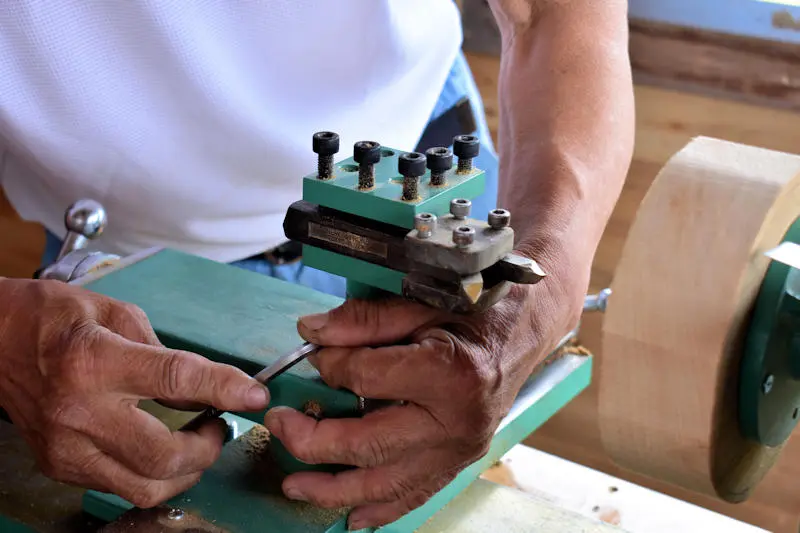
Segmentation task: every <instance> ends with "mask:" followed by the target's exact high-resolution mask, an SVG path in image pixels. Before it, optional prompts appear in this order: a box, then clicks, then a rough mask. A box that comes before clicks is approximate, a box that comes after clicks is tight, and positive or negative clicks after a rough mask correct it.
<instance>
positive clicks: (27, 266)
mask: <svg viewBox="0 0 800 533" xmlns="http://www.w3.org/2000/svg"><path fill="white" fill-rule="evenodd" d="M469 60H470V64H471V65H472V67H473V70H474V73H475V77H476V79H477V81H478V84H479V86H480V88H481V91H482V93H483V95H484V99H485V103H486V107H487V114H488V117H489V121H490V125H491V126H492V128H493V129H494V130H495V131H496V124H497V118H498V117H497V104H496V80H497V72H498V66H499V65H498V62H497V60H496V59H495V58H492V57H482V56H472V57H470V58H469ZM636 100H637V103H636V108H637V138H636V150H635V156H634V161H633V164H632V165H631V169H630V172H629V175H628V179H627V183H626V186H625V189H624V191H623V194H622V196H621V198H620V200H619V202H618V204H617V207H616V210H615V212H614V215H613V217H612V219H611V221H610V223H609V225H608V227H607V229H606V232H605V236H604V238H603V241H602V242H601V244H600V248H599V250H598V253H597V256H596V260H595V264H594V270H593V275H592V286H593V287H594V288H595V289H598V288H602V287H605V286H607V285H609V284H610V282H611V279H612V276H613V272H614V268H615V266H616V263H617V261H618V259H619V256H620V253H621V250H622V245H623V243H624V240H625V236H626V234H627V230H628V227H629V226H630V223H631V221H632V220H633V217H634V216H635V213H636V209H637V207H638V205H639V203H640V202H641V200H642V198H643V197H644V195H645V193H646V192H647V189H648V187H649V186H650V184H651V183H652V180H653V178H654V177H655V176H656V174H657V173H658V171H659V169H660V168H661V167H662V166H663V165H664V163H665V162H666V161H667V159H668V158H669V157H671V156H672V155H673V154H674V153H675V152H677V151H678V150H680V149H681V148H682V147H683V146H684V145H685V144H686V143H687V142H688V141H689V139H690V138H692V137H693V136H697V135H705V136H711V137H717V138H721V139H726V140H731V141H735V142H741V143H745V144H751V145H755V146H761V147H765V148H771V149H776V150H783V151H788V152H795V153H797V152H800V115H797V114H792V113H789V112H786V111H781V110H775V109H767V108H761V107H755V106H749V105H744V104H741V103H738V102H732V101H723V100H717V99H712V98H707V97H703V96H698V95H690V94H683V93H677V92H670V91H666V90H662V89H657V88H652V87H644V86H637V88H636ZM65 207H66V206H65ZM43 243H44V238H43V232H42V230H41V228H39V227H37V226H36V225H32V224H23V223H21V222H20V221H19V220H18V219H17V218H16V216H15V214H14V213H13V210H11V208H10V206H9V205H8V204H7V202H5V199H4V198H2V196H1V195H0V249H2V250H3V252H2V253H1V254H0V276H19V277H27V276H30V275H31V273H32V272H33V271H34V270H35V269H36V268H37V267H38V260H39V256H40V254H41V250H42V247H43ZM600 320H601V319H600V317H588V318H587V319H586V320H585V322H584V324H583V328H582V332H583V333H582V337H583V338H582V340H583V342H584V343H585V344H586V345H587V346H588V347H589V348H590V349H592V350H593V351H594V352H595V354H596V355H598V357H602V354H601V350H600V342H599V336H600V335H599V332H600V324H601V322H600ZM596 397H597V391H596V390H595V389H594V388H590V389H589V390H588V391H587V392H586V393H584V394H583V395H582V396H580V397H579V398H578V399H577V400H576V401H574V402H573V403H572V404H571V405H569V406H568V407H567V408H566V409H564V410H563V411H562V412H561V413H560V414H559V415H557V416H556V417H555V418H554V419H553V420H551V421H550V422H549V423H548V424H547V425H546V426H545V427H544V428H543V429H542V430H541V431H539V432H537V434H536V436H535V437H533V438H532V439H530V441H529V442H530V444H532V445H534V446H536V447H538V448H540V449H542V450H544V451H547V452H549V453H553V454H555V455H559V456H561V457H565V458H567V459H570V460H574V461H575V462H578V463H581V464H585V465H588V466H591V467H592V468H597V469H599V470H602V471H604V472H607V473H609V474H611V475H616V476H620V477H623V478H624V479H629V480H631V481H633V482H635V483H639V484H642V485H645V486H648V487H651V488H653V489H655V490H659V491H662V492H665V493H667V494H670V495H673V496H676V497H678V498H681V499H686V500H689V501H693V502H695V503H698V504H699V505H702V506H705V507H708V508H710V509H714V510H716V511H719V512H722V513H725V514H728V515H730V516H733V517H736V518H739V519H742V520H749V521H750V522H752V523H755V524H757V525H759V526H760V527H764V528H765V529H768V530H770V531H775V532H791V533H796V532H797V524H798V522H800V501H798V500H797V498H796V497H795V495H796V494H797V493H798V490H797V489H794V490H789V487H796V483H797V480H789V479H783V478H781V472H782V471H785V470H786V469H785V468H782V465H785V464H786V461H788V459H784V461H783V463H781V464H779V465H778V468H776V469H775V470H776V471H777V472H773V474H771V476H770V478H769V479H768V480H767V481H768V482H769V483H773V484H775V483H777V484H778V485H779V486H784V485H785V486H786V487H787V490H786V491H785V494H783V497H782V499H781V498H779V499H778V500H777V501H774V498H764V497H759V494H757V495H756V497H755V498H754V501H751V502H750V503H747V504H744V505H739V506H732V505H724V504H721V503H719V502H716V501H713V500H711V499H709V498H701V497H697V496H696V495H692V494H688V493H686V492H685V491H681V490H678V489H675V488H672V487H667V486H664V485H663V484H660V483H658V482H654V481H650V480H643V479H639V478H637V477H636V476H631V475H628V474H625V473H623V472H620V471H619V469H617V468H616V467H615V466H614V465H613V464H611V462H610V460H609V459H608V457H607V456H605V454H604V453H603V451H602V447H601V445H600V437H599V430H598V428H597V425H596V423H595V418H596V413H597V408H596ZM786 456H789V457H791V458H792V459H796V461H798V462H800V438H795V439H794V441H793V442H792V444H790V450H787V453H786ZM786 509H793V510H794V512H787V511H786Z"/></svg>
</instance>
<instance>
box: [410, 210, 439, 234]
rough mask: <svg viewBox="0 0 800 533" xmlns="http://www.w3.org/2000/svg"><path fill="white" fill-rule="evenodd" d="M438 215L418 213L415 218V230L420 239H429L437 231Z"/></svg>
mask: <svg viewBox="0 0 800 533" xmlns="http://www.w3.org/2000/svg"><path fill="white" fill-rule="evenodd" d="M436 221H437V219H436V215H434V214H431V213H417V215H416V216H415V217H414V229H415V230H417V236H418V237H419V238H420V239H427V238H429V237H430V236H431V235H433V231H434V230H435V229H436Z"/></svg>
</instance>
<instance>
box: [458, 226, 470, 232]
mask: <svg viewBox="0 0 800 533" xmlns="http://www.w3.org/2000/svg"><path fill="white" fill-rule="evenodd" d="M456 231H458V232H459V233H469V232H470V231H472V228H470V227H469V226H460V227H459V228H458V229H457V230H456Z"/></svg>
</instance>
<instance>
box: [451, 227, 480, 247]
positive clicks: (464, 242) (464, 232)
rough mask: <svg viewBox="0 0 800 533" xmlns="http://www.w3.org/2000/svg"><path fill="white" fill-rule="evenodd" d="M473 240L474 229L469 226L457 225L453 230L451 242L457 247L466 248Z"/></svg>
mask: <svg viewBox="0 0 800 533" xmlns="http://www.w3.org/2000/svg"><path fill="white" fill-rule="evenodd" d="M474 241H475V230H474V229H472V228H470V227H469V226H458V227H457V228H456V229H454V230H453V243H455V245H456V246H458V247H459V248H466V247H467V246H469V245H470V244H472V243H473V242H474Z"/></svg>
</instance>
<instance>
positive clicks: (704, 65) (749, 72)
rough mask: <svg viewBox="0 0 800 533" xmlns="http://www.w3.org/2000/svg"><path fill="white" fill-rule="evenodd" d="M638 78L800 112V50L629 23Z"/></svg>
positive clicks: (745, 39)
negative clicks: (799, 110)
mask: <svg viewBox="0 0 800 533" xmlns="http://www.w3.org/2000/svg"><path fill="white" fill-rule="evenodd" d="M630 57H631V65H632V67H633V73H634V80H636V81H637V82H646V83H650V84H656V85H660V86H671V87H674V88H680V89H682V90H687V91H697V92H701V93H707V94H718V95H720V96H726V97H729V98H735V99H741V100H744V101H750V102H753V103H758V104H761V105H775V106H779V107H786V108H789V109H794V110H798V109H800V46H798V45H796V44H791V43H779V42H772V41H765V40H760V39H753V38H749V37H743V36H736V35H726V34H721V33H714V32H709V31H702V30H698V29H694V28H686V27H679V26H670V25H666V24H658V23H653V22H645V21H639V20H631V21H630Z"/></svg>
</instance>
